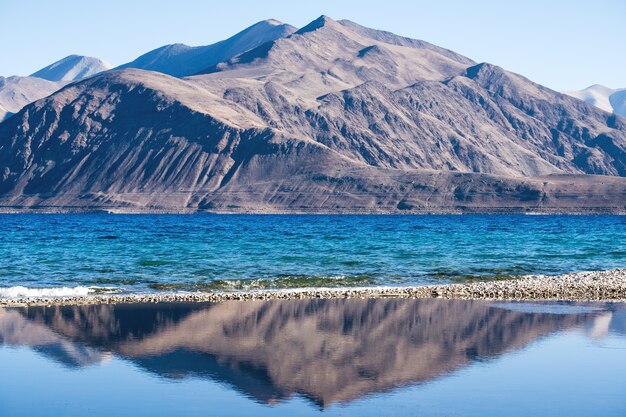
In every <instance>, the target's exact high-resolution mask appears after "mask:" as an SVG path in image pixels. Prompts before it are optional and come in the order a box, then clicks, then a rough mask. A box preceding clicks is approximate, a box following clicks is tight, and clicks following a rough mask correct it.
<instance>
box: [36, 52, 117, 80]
mask: <svg viewBox="0 0 626 417" xmlns="http://www.w3.org/2000/svg"><path fill="white" fill-rule="evenodd" d="M111 68H112V66H111V65H110V64H108V63H106V62H104V61H102V60H100V59H98V58H92V57H89V56H80V55H70V56H67V57H65V58H63V59H61V60H59V61H57V62H55V63H53V64H50V65H48V66H47V67H45V68H42V69H40V70H39V71H37V72H35V73H34V74H32V75H31V77H37V78H43V79H44V80H48V81H68V82H69V81H78V80H82V79H83V78H87V77H91V76H92V75H95V74H98V73H101V72H103V71H107V70H110V69H111Z"/></svg>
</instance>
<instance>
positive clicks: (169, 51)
mask: <svg viewBox="0 0 626 417" xmlns="http://www.w3.org/2000/svg"><path fill="white" fill-rule="evenodd" d="M294 31H295V28H294V27H293V26H291V25H288V24H285V23H282V22H279V21H277V20H274V19H268V20H263V21H261V22H258V23H256V24H254V25H252V26H250V27H248V28H246V29H244V30H242V31H241V32H239V33H237V34H235V35H233V36H231V37H230V38H228V39H225V40H223V41H219V42H216V43H213V44H211V45H206V46H196V47H193V46H188V45H184V44H172V45H165V46H162V47H159V48H157V49H154V50H152V51H149V52H147V53H145V54H143V55H141V56H140V57H138V58H137V59H135V60H134V61H131V62H129V63H126V64H123V65H120V66H118V67H116V69H125V68H137V69H145V70H151V71H158V72H162V73H165V74H168V75H172V76H175V77H183V76H189V75H193V74H195V73H197V72H200V71H201V70H202V69H204V68H207V67H209V66H211V65H214V64H215V63H217V62H220V61H222V60H225V59H228V58H230V57H231V56H233V55H237V54H239V53H242V52H245V51H247V50H249V49H252V48H254V47H256V46H258V45H260V44H263V43H265V42H267V41H269V40H273V39H276V38H279V37H282V36H286V35H288V34H290V33H292V32H294Z"/></svg>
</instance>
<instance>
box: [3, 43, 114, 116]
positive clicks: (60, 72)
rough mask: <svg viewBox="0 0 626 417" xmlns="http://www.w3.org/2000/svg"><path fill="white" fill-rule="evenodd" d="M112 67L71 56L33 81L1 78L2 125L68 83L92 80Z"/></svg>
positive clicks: (35, 76)
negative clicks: (11, 116) (88, 78)
mask: <svg viewBox="0 0 626 417" xmlns="http://www.w3.org/2000/svg"><path fill="white" fill-rule="evenodd" d="M110 68H111V66H110V65H109V64H107V63H105V62H104V61H101V60H99V59H97V58H90V57H85V56H78V55H70V56H68V57H66V58H63V59H61V60H60V61H57V62H55V63H53V64H51V65H48V66H47V67H45V68H42V69H40V70H39V71H37V72H35V73H34V74H33V75H31V76H30V77H19V76H12V77H7V78H5V77H0V122H1V121H2V120H4V119H5V118H7V117H9V116H10V115H12V114H14V113H17V112H19V111H20V110H21V109H22V107H24V106H26V105H27V104H30V103H32V102H33V101H36V100H39V99H41V98H43V97H47V96H49V95H50V94H52V93H54V92H55V91H57V90H59V89H60V88H61V87H63V86H64V85H66V84H67V83H68V82H71V81H77V80H80V79H83V78H86V77H90V76H92V75H95V74H97V73H100V72H102V71H106V70H108V69H110Z"/></svg>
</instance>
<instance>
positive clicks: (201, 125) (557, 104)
mask: <svg viewBox="0 0 626 417" xmlns="http://www.w3.org/2000/svg"><path fill="white" fill-rule="evenodd" d="M200 72H202V73H203V74H201V75H196V76H191V77H186V78H183V79H180V78H174V77H171V76H168V75H164V74H158V73H154V72H150V71H142V70H121V71H114V72H111V73H107V74H103V75H100V76H96V77H93V78H91V79H89V80H86V81H83V82H80V83H77V84H73V85H72V86H69V87H67V88H65V89H63V90H62V91H60V92H58V93H56V94H54V95H53V96H51V97H49V98H46V99H44V100H41V101H38V102H36V103H34V104H32V105H30V106H28V107H27V108H25V109H24V110H23V111H22V112H20V113H19V114H17V115H15V116H13V117H11V118H10V119H9V120H7V121H6V122H4V123H2V124H0V205H1V206H2V207H3V208H4V210H12V209H44V210H88V209H112V210H116V209H119V210H130V211H179V210H180V211H195V210H217V211H262V212H268V211H279V212H281V211H320V212H328V211H351V212H389V211H392V212H393V211H412V212H424V211H427V212H432V211H528V210H530V211H566V212H587V211H593V212H599V211H610V212H621V211H624V210H625V209H626V207H625V206H626V179H625V178H624V177H626V125H625V122H624V119H622V118H621V117H619V116H615V115H611V114H609V113H605V112H603V111H601V110H599V109H597V108H595V107H593V106H591V105H589V104H587V103H584V102H582V101H580V100H577V99H574V98H572V97H569V96H565V95H562V94H559V93H557V92H555V91H552V90H549V89H547V88H545V87H542V86H540V85H537V84H535V83H532V82H531V81H529V80H527V79H525V78H524V77H521V76H519V75H516V74H513V73H509V72H507V71H505V70H503V69H501V68H499V67H496V66H493V65H490V64H476V63H474V62H472V61H471V60H469V59H468V58H465V57H462V56H460V55H458V54H456V53H454V52H452V51H448V50H445V49H442V48H439V47H436V46H434V45H431V44H428V43H426V42H423V41H416V40H410V39H406V38H402V37H399V36H396V35H393V34H390V33H388V32H381V31H376V30H372V29H368V28H364V27H362V26H359V25H357V24H355V23H352V22H349V21H340V22H335V21H333V20H332V19H330V18H327V17H321V18H319V19H317V20H315V21H314V22H312V23H310V24H309V25H307V26H306V27H304V28H302V29H300V30H299V31H297V32H295V33H293V34H291V35H289V34H285V36H281V37H278V38H277V39H275V40H272V41H269V42H266V43H264V44H262V45H260V46H258V47H255V48H253V49H251V50H248V51H246V52H243V53H242V54H240V55H237V56H235V57H233V58H230V59H229V60H228V61H225V62H222V63H218V64H216V65H213V66H210V67H207V68H205V69H204V70H202V71H200Z"/></svg>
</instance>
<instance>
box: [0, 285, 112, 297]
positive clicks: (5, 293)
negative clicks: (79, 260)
mask: <svg viewBox="0 0 626 417" xmlns="http://www.w3.org/2000/svg"><path fill="white" fill-rule="evenodd" d="M118 291H119V290H118V289H117V288H109V287H83V286H78V287H53V288H27V287H21V286H17V287H4V288H0V298H9V299H11V298H45V297H84V296H87V295H93V294H106V293H115V292H118Z"/></svg>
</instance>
